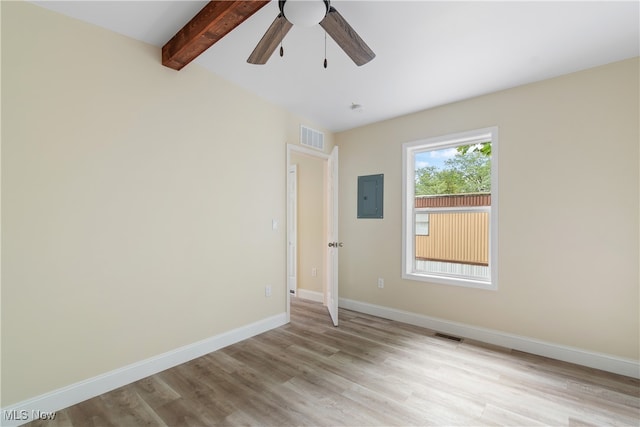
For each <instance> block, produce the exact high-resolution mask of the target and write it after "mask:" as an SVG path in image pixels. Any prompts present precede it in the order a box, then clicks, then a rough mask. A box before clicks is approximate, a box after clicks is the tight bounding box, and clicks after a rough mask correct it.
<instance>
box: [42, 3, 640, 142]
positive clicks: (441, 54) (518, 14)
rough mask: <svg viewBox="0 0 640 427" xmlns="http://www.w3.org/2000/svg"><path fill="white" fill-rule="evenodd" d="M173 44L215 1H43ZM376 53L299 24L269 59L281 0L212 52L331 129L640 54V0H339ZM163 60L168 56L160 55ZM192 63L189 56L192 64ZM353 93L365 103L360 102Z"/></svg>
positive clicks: (235, 74) (238, 77) (241, 81)
mask: <svg viewBox="0 0 640 427" xmlns="http://www.w3.org/2000/svg"><path fill="white" fill-rule="evenodd" d="M34 3H36V4H38V5H40V6H43V7H46V8H48V9H52V10H55V11H58V12H60V13H63V14H66V15H69V16H72V17H75V18H78V19H80V20H83V21H87V22H90V23H93V24H96V25H99V26H101V27H105V28H108V29H110V30H113V31H115V32H118V33H121V34H125V35H127V36H130V37H132V38H134V39H138V40H142V41H145V42H147V43H151V44H153V45H156V46H162V45H164V44H165V43H166V42H167V41H168V40H169V39H170V38H171V37H172V36H173V35H174V34H175V33H176V32H177V31H178V30H179V29H180V28H181V27H182V26H183V25H184V24H185V23H186V22H188V21H189V19H191V18H192V17H193V16H194V15H195V14H196V13H197V12H198V11H199V10H200V9H201V8H202V7H203V6H204V4H206V2H205V1H193V2H192V1H104V2H99V1H70V2H57V1H34ZM331 4H332V6H334V7H335V8H336V9H337V10H338V11H339V12H340V13H341V14H342V16H343V17H344V18H345V19H346V20H347V21H348V22H349V23H350V24H351V26H352V27H353V28H354V29H355V30H356V31H357V32H358V34H359V35H360V36H361V37H362V38H363V39H364V40H365V42H366V43H367V44H368V45H369V46H370V47H371V48H372V49H373V51H374V52H375V53H376V55H377V56H376V58H375V59H374V60H373V61H371V62H370V63H368V64H366V65H364V66H362V67H357V66H356V65H355V64H353V62H351V60H350V59H349V58H348V57H347V56H346V55H345V54H344V53H343V52H342V51H341V50H340V48H339V47H338V46H337V45H336V44H335V43H334V42H333V40H331V39H330V38H329V39H328V41H327V58H328V63H329V67H328V68H327V69H324V68H323V66H322V62H323V59H324V37H325V35H324V31H323V30H322V29H321V27H320V26H315V27H312V28H304V27H296V26H294V27H293V29H292V30H291V31H290V32H289V34H288V35H287V36H286V37H285V39H284V43H283V44H284V49H285V55H284V57H283V58H280V56H279V55H278V52H277V51H276V52H275V53H274V55H273V56H272V57H271V59H270V60H269V62H268V63H267V64H266V65H250V64H247V62H246V59H247V57H248V56H249V54H250V53H251V51H252V50H253V48H254V46H255V45H256V43H257V42H258V40H260V38H261V37H262V35H263V34H264V32H265V31H266V29H267V28H268V26H269V25H270V24H271V22H272V21H273V19H274V18H275V17H276V15H277V14H278V6H277V2H276V1H272V2H271V3H270V4H268V5H267V6H265V7H264V8H262V9H261V10H260V11H258V12H257V13H256V14H255V15H254V16H252V17H251V18H249V19H248V20H247V21H245V22H244V23H243V24H242V25H240V26H239V27H238V28H236V29H235V30H233V31H232V32H231V33H230V34H228V35H227V36H226V37H224V38H223V39H222V40H220V41H219V42H218V43H217V44H215V45H214V46H212V47H211V48H210V49H209V50H207V51H206V52H205V53H204V54H202V55H201V56H200V57H199V58H198V59H197V60H196V62H197V63H199V64H200V65H201V66H203V67H205V68H208V69H209V70H211V71H212V72H214V73H216V74H218V75H220V76H222V77H224V78H226V79H228V80H230V81H233V82H235V83H237V84H238V85H240V86H242V87H244V88H246V89H247V90H249V91H251V92H253V93H255V94H257V95H259V96H260V97H263V98H265V99H267V100H269V101H271V102H273V103H275V104H277V105H280V106H282V107H284V108H286V109H287V110H289V111H291V112H293V113H295V114H298V115H300V116H302V117H304V118H306V119H307V120H310V121H312V122H314V123H316V124H317V125H318V126H321V127H324V128H326V129H327V130H331V131H342V130H346V129H351V128H354V127H357V126H361V125H365V124H368V123H372V122H376V121H380V120H384V119H388V118H392V117H396V116H399V115H403V114H406V113H410V112H414V111H419V110H423V109H426V108H430V107H434V106H438V105H442V104H446V103H450V102H453V101H458V100H461V99H466V98H470V97H474V96H477V95H481V94H485V93H490V92H494V91H497V90H501V89H506V88H510V87H514V86H518V85H522V84H526V83H531V82H535V81H539V80H543V79H547V78H550V77H554V76H559V75H562V74H566V73H571V72H574V71H578V70H582V69H586V68H591V67H594V66H598V65H602V64H607V63H610V62H615V61H618V60H622V59H626V58H631V57H635V56H638V55H639V51H640V30H639V27H640V2H638V1H626V2H611V1H600V2H597V1H589V2H577V1H572V2H551V1H547V2H540V1H536V2H520V1H511V2H484V1H473V2H461V1H444V2H435V1H356V0H352V1H332V2H331ZM158 66H161V64H160V55H158ZM187 67H188V66H187ZM352 103H356V104H361V105H362V107H363V108H362V109H361V110H359V111H352V110H351V108H350V106H351V105H352Z"/></svg>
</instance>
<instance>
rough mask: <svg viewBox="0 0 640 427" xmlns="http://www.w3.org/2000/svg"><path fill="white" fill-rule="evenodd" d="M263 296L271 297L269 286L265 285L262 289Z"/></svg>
mask: <svg viewBox="0 0 640 427" xmlns="http://www.w3.org/2000/svg"><path fill="white" fill-rule="evenodd" d="M264 296H265V297H270V296H271V285H267V286H265V287H264Z"/></svg>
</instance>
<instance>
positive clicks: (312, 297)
mask: <svg viewBox="0 0 640 427" xmlns="http://www.w3.org/2000/svg"><path fill="white" fill-rule="evenodd" d="M298 298H302V299H307V300H309V301H315V302H324V294H323V293H322V292H317V291H309V290H307V289H300V288H298Z"/></svg>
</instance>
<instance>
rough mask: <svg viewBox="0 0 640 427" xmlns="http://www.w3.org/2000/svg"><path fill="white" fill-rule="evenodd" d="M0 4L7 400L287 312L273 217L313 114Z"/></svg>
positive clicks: (79, 27)
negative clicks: (305, 118) (290, 148)
mask: <svg viewBox="0 0 640 427" xmlns="http://www.w3.org/2000/svg"><path fill="white" fill-rule="evenodd" d="M1 7H2V64H3V69H2V89H3V92H2V125H3V126H2V199H3V200H2V202H3V203H2V205H3V211H2V402H1V405H2V406H3V407H6V406H7V405H11V404H14V403H16V402H19V401H22V400H24V399H27V398H31V397H34V396H37V395H40V394H42V393H45V392H49V391H52V390H54V389H57V388H60V387H63V386H66V385H69V384H72V383H74V382H77V381H80V380H84V379H87V378H91V377H93V376H96V375H98V374H102V373H104V372H108V371H111V370H113V369H116V368H120V367H122V366H125V365H128V364H131V363H134V362H137V361H140V360H144V359H146V358H149V357H152V356H156V355H158V354H161V353H163V352H166V351H168V350H172V349H175V348H178V347H180V346H183V345H186V344H190V343H194V342H196V341H198V340H202V339H204V338H208V337H211V336H214V335H217V334H220V333H222V332H226V331H228V330H230V329H233V328H236V327H240V326H244V325H247V324H249V323H251V322H255V321H258V320H261V319H264V318H266V317H269V316H271V315H275V314H279V313H283V312H284V311H285V309H286V308H285V301H286V296H285V287H286V285H285V250H286V246H285V231H286V230H285V227H283V226H282V227H280V229H279V230H278V231H275V232H274V231H272V228H271V220H272V219H277V220H278V221H279V223H280V224H285V190H286V185H285V181H286V164H285V163H286V143H287V142H289V143H294V142H296V141H298V132H299V124H300V123H301V120H300V119H298V118H296V117H293V116H291V115H290V114H288V113H286V112H285V111H284V110H282V109H279V108H276V107H274V106H272V105H270V104H268V103H266V102H264V101H262V100H260V99H259V98H257V97H255V96H253V95H251V94H249V93H247V92H245V91H243V90H241V89H239V88H237V87H236V86H234V85H231V84H229V83H227V82H225V81H223V80H222V79H220V78H217V77H216V76H214V75H212V74H211V73H209V72H207V71H205V70H203V69H202V68H200V67H199V66H198V65H196V64H191V65H189V66H188V67H186V68H185V69H184V70H182V71H180V72H176V71H173V70H170V69H168V68H165V67H162V66H161V65H160V62H159V58H160V50H159V48H156V47H152V46H149V45H146V44H143V43H139V42H136V41H133V40H131V39H128V38H126V37H123V36H119V35H117V34H114V33H111V32H108V31H105V30H103V29H100V28H97V27H94V26H91V25H87V24H84V23H81V22H79V21H76V20H73V19H69V18H66V17H63V16H61V15H58V14H55V13H53V12H50V11H47V10H44V9H41V8H39V7H36V6H34V5H31V4H28V3H22V2H2V6H1ZM303 123H304V124H309V123H306V122H303ZM331 138H332V137H331V136H330V138H329V141H328V142H329V144H328V145H329V146H331V145H332V144H333V142H332V140H331ZM247 200H251V202H252V204H254V205H256V206H259V209H256V208H254V207H251V206H248V205H247ZM248 241H251V242H254V244H251V245H247V242H248ZM249 260H250V261H249ZM267 284H271V285H272V286H273V296H272V297H270V298H266V297H265V293H264V287H265V285H267Z"/></svg>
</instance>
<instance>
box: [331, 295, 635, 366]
mask: <svg viewBox="0 0 640 427" xmlns="http://www.w3.org/2000/svg"><path fill="white" fill-rule="evenodd" d="M339 305H340V307H341V308H346V309H348V310H353V311H358V312H361V313H366V314H371V315H374V316H378V317H383V318H385V319H391V320H397V321H399V322H404V323H409V324H411V325H416V326H422V327H424V328H428V329H432V330H435V331H438V332H443V333H446V334H449V335H454V336H459V337H463V338H471V339H474V340H477V341H482V342H485V343H487V344H494V345H498V346H501V347H506V348H511V349H514V350H520V351H524V352H527V353H532V354H537V355H539V356H545V357H550V358H552V359H556V360H562V361H565V362H570V363H575V364H577V365H582V366H588V367H590V368H595V369H601V370H603V371H607V372H613V373H615V374H620V375H626V376H628V377H632V378H640V361H638V360H633V359H625V358H621V357H617V356H612V355H608V354H603V353H596V352H591V351H586V350H582V349H579V348H575V347H568V346H564V345H559V344H554V343H549V342H545V341H541V340H537V339H534V338H528V337H523V336H519V335H513V334H508V333H505V332H500V331H495V330H492V329H485V328H479V327H477V326H471V325H466V324H463V323H457V322H451V321H448V320H444V319H439V318H436V317H429V316H424V315H421V314H416V313H412V312H409V311H403V310H397V309H394V308H389V307H384V306H380V305H374V304H369V303H365V302H360V301H355V300H350V299H346V298H340V300H339Z"/></svg>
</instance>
